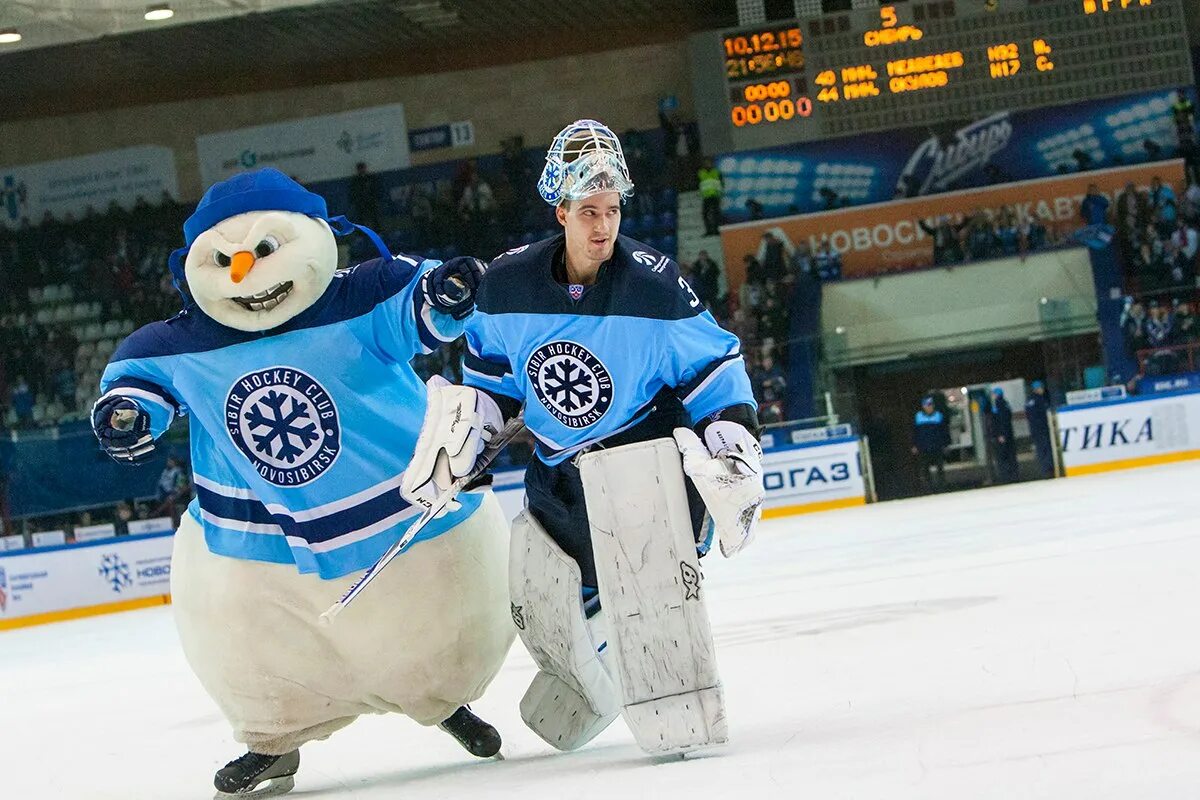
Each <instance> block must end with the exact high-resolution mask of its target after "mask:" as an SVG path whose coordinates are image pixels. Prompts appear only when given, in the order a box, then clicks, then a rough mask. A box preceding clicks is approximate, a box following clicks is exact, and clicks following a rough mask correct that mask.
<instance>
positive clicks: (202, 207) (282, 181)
mask: <svg viewBox="0 0 1200 800" xmlns="http://www.w3.org/2000/svg"><path fill="white" fill-rule="evenodd" d="M247 211H294V212H295V213H297V214H305V215H307V216H310V217H316V218H317V219H323V220H325V221H326V222H327V223H329V228H330V229H331V230H332V231H333V232H334V233H335V234H336V235H338V236H347V235H349V234H351V233H354V231H356V230H358V231H361V232H362V233H364V234H366V236H367V238H369V239H370V240H371V242H372V243H373V244H374V245H375V249H376V250H378V251H379V254H380V255H381V256H382V257H383V258H387V259H390V258H391V257H392V254H391V253H390V252H389V251H388V249H387V246H386V245H385V244H384V243H383V240H382V239H380V238H379V234H377V233H375V231H373V230H371V229H370V228H366V227H363V226H362V225H355V224H354V223H353V222H350V220H348V219H346V218H345V217H331V216H329V209H328V208H327V207H326V205H325V198H324V197H321V195H319V194H316V193H314V192H310V191H309V190H308V189H305V188H304V187H303V186H301V185H300V184H299V183H297V182H296V181H294V180H292V179H291V178H289V177H288V176H287V175H284V174H283V173H282V172H280V171H279V170H277V169H274V168H272V167H264V168H263V169H256V170H254V171H252V172H242V173H239V174H237V175H234V176H233V177H232V178H226V179H225V180H223V181H221V182H220V183H214V184H213V185H212V186H210V187H208V191H207V192H205V193H204V197H201V198H200V202H199V203H197V204H196V210H195V211H193V212H192V215H191V216H190V217H188V218H187V221H186V222H184V223H183V240H184V241H185V242H186V245H185V246H183V247H181V248H179V249H178V250H176V251H175V252H173V253H171V257H170V259H169V261H168V265H169V266H170V268H171V277H172V278H173V279H174V281H175V288H176V289H179V292H180V294H183V289H182V286H183V283H184V262H185V260H186V259H187V253H188V249H189V248H190V247H191V246H192V243H193V242H195V241H196V237H197V236H199V235H200V234H202V233H204V232H205V231H206V230H208V229H209V228H211V227H212V226H214V225H216V224H218V223H220V222H222V221H223V220H227V219H229V218H230V217H236V216H237V215H238V214H245V213H246V212H247ZM184 299H185V300H186V299H187V298H186V296H185V298H184Z"/></svg>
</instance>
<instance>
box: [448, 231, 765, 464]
mask: <svg viewBox="0 0 1200 800" xmlns="http://www.w3.org/2000/svg"><path fill="white" fill-rule="evenodd" d="M564 246H565V245H564V237H563V236H562V235H559V236H554V237H551V238H549V239H545V240H543V241H540V242H537V243H535V244H532V245H528V246H526V247H521V248H516V249H514V250H510V251H508V252H507V253H504V254H502V255H501V256H499V257H498V258H496V259H495V260H493V261H492V263H491V266H490V267H489V268H488V272H487V277H486V279H485V280H484V281H483V283H482V286H481V287H480V292H479V296H478V298H477V310H476V312H475V314H473V315H472V316H471V318H470V319H469V320H468V322H467V330H466V334H467V354H466V356H465V358H464V360H463V375H464V383H465V384H466V385H468V386H473V387H475V388H477V389H485V390H487V391H489V392H492V393H494V394H498V395H504V396H507V397H510V398H512V399H514V400H516V401H519V402H521V403H524V407H525V423H526V425H528V427H529V430H530V431H532V432H533V434H534V436H535V437H536V438H537V450H538V456H539V458H540V459H541V460H542V461H543V462H544V463H546V464H549V465H552V466H553V465H555V464H559V463H561V462H562V461H564V460H566V459H567V458H569V457H571V455H573V454H574V453H577V452H579V451H580V450H583V449H585V448H587V447H589V446H590V445H592V444H594V443H596V442H599V441H602V440H604V439H606V438H608V437H611V436H613V435H615V434H618V433H620V432H622V431H624V430H627V429H629V428H632V427H633V426H635V425H637V424H638V423H639V422H641V421H642V420H644V419H646V417H647V416H648V415H649V414H650V413H651V411H653V410H654V409H655V407H656V405H661V404H662V403H663V402H664V396H666V395H673V396H674V398H677V399H678V400H679V401H680V402H682V404H683V407H684V409H685V410H686V411H687V414H688V416H689V417H690V418H691V419H692V420H693V421H699V420H702V419H704V418H705V417H706V416H708V415H710V414H713V413H715V412H718V411H721V410H722V409H725V408H727V407H729V406H732V405H736V404H739V403H745V404H749V405H750V406H753V405H754V396H753V393H752V392H751V389H750V381H749V378H747V376H746V368H745V362H744V360H743V358H742V353H741V347H740V344H739V342H738V339H737V337H736V336H734V335H733V334H732V333H730V332H729V331H726V330H724V329H722V328H721V327H720V326H718V325H717V323H716V320H714V319H713V317H712V314H710V313H709V312H708V311H707V310H705V308H704V306H703V305H701V303H700V300H699V298H698V297H696V294H695V293H694V292H693V291H692V289H691V287H690V286H688V284H687V281H685V280H684V279H683V277H682V276H681V275H680V273H679V267H678V265H677V264H676V263H675V262H674V261H672V260H671V259H670V258H668V257H667V256H665V255H663V254H661V253H659V252H657V251H655V250H653V249H651V248H650V247H648V246H646V245H644V244H642V243H640V242H638V241H635V240H633V239H630V238H628V237H626V236H619V237H617V240H616V242H615V244H614V247H613V254H612V257H611V258H610V259H609V260H608V261H607V262H606V263H605V264H604V265H603V266H602V267H601V268H600V272H599V274H598V276H597V278H596V282H595V284H594V285H592V286H587V287H582V286H570V285H567V286H564V285H563V284H562V283H561V282H559V281H557V280H556V279H555V271H556V267H555V264H556V262H559V263H561V261H562V259H563V250H564Z"/></svg>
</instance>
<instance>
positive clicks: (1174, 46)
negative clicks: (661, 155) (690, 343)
mask: <svg viewBox="0 0 1200 800" xmlns="http://www.w3.org/2000/svg"><path fill="white" fill-rule="evenodd" d="M1185 1H1186V2H1194V1H1195V0H909V2H899V3H896V4H894V5H880V6H879V7H877V8H863V9H856V10H853V11H848V12H843V13H836V14H823V15H821V16H817V17H808V18H801V19H793V20H786V21H781V22H772V23H767V24H763V25H758V26H755V27H751V28H737V29H733V30H725V31H717V32H708V33H702V34H699V35H697V36H694V37H692V39H691V41H690V43H689V45H690V49H691V61H692V74H693V81H694V83H695V90H696V92H695V94H696V109H697V114H698V117H699V120H700V123H699V124H700V130H701V136H702V141H703V142H704V144H705V150H706V151H707V152H709V153H718V152H729V151H735V150H745V149H752V148H761V147H770V146H773V145H778V144H787V143H791V142H804V141H812V140H817V139H826V138H835V137H840V136H851V135H854V134H857V133H868V132H872V131H881V130H887V129H891V128H907V127H912V126H919V125H927V124H935V123H939V122H948V121H961V120H965V119H969V118H972V117H977V116H984V115H987V114H991V113H994V112H996V111H1001V110H1009V109H1018V108H1034V107H1039V106H1049V105H1063V104H1067V103H1073V102H1078V101H1080V100H1088V99H1093V98H1101V97H1109V96H1114V95H1122V94H1132V93H1135V92H1141V91H1146V90H1150V89H1156V88H1163V87H1176V86H1184V85H1190V84H1191V83H1192V81H1193V78H1192V68H1191V56H1190V53H1189V51H1188V44H1187V25H1186V22H1185V20H1184V13H1183V3H1184V2H1185Z"/></svg>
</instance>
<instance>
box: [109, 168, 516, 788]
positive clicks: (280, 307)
mask: <svg viewBox="0 0 1200 800" xmlns="http://www.w3.org/2000/svg"><path fill="white" fill-rule="evenodd" d="M356 228H357V229H358V230H360V231H362V232H363V233H365V234H366V235H368V236H369V237H370V238H371V240H372V241H373V242H374V243H375V245H376V247H378V248H379V250H380V253H381V257H380V258H377V259H374V260H371V261H367V262H365V263H362V264H359V265H357V266H355V267H352V268H350V269H346V270H342V271H337V270H336V263H337V247H336V244H335V239H334V236H335V234H338V235H342V234H348V233H351V232H353V231H354V230H355V229H356ZM183 229H184V239H185V241H186V243H187V246H186V247H185V248H183V249H181V250H179V251H176V252H175V253H174V254H172V257H171V271H172V273H173V275H174V277H175V279H176V283H177V285H181V284H183V283H184V282H185V281H186V292H184V290H183V289H182V288H181V292H183V293H184V295H185V301H186V302H185V308H184V310H183V311H181V312H180V313H179V314H177V315H176V316H175V317H173V318H172V319H169V320H167V321H165V322H155V323H152V324H150V325H147V326H145V327H143V328H141V329H140V330H138V331H136V332H135V333H134V334H133V335H132V336H130V337H129V338H128V339H127V340H125V341H124V342H123V343H122V344H121V346H120V347H119V348H118V349H117V351H116V353H115V354H114V355H113V357H112V361H111V362H110V363H109V364H108V367H107V368H106V369H105V371H104V374H103V377H102V379H101V387H100V389H101V397H100V399H99V400H98V401H97V402H96V405H95V407H94V409H93V414H92V422H93V427H94V428H95V431H96V435H97V437H98V438H99V440H100V442H101V445H102V447H103V448H104V450H105V451H107V452H108V454H109V455H110V456H112V457H113V458H114V459H116V460H117V461H120V462H126V463H130V464H137V463H140V462H143V461H145V460H147V459H148V458H149V457H150V456H151V454H152V453H153V452H154V449H155V440H156V439H158V437H159V436H161V435H162V434H163V432H164V431H166V430H167V427H168V426H169V425H170V424H171V422H172V421H173V420H174V419H176V418H177V417H182V416H185V415H186V416H188V417H189V418H190V421H189V434H190V439H191V458H192V469H193V473H194V484H195V487H196V494H197V496H196V498H195V499H194V500H193V501H192V503H191V505H190V506H189V508H188V513H187V514H185V515H184V517H183V521H182V522H181V523H180V526H179V530H178V531H177V533H176V536H175V545H174V555H173V560H172V574H171V593H172V598H173V604H174V608H175V618H176V623H177V626H178V628H179V636H180V640H181V641H182V644H183V649H184V653H185V655H186V657H187V659H188V661H189V663H190V664H191V667H192V669H193V670H194V671H195V673H196V675H197V677H199V679H200V682H201V683H202V684H203V685H204V688H205V689H206V690H207V691H208V693H209V694H210V695H211V696H212V698H213V700H215V701H216V703H217V705H218V706H219V707H220V709H221V711H222V712H223V713H224V714H225V716H226V718H227V719H228V720H229V723H230V725H231V726H232V727H233V732H234V738H235V739H236V740H237V741H239V742H242V743H244V744H245V745H246V746H247V748H248V752H247V753H246V754H245V755H243V756H241V757H240V758H238V759H236V760H234V761H232V762H230V763H229V764H228V765H227V766H225V767H224V768H223V769H220V770H219V771H218V772H217V774H216V778H215V784H216V787H217V790H218V791H217V797H247V796H253V797H262V796H267V795H271V794H281V793H283V792H286V791H288V790H290V789H291V788H292V786H293V785H294V779H293V777H292V776H293V775H294V774H295V773H296V771H297V769H298V768H299V764H300V753H299V748H300V746H301V745H303V744H304V743H305V742H310V741H313V740H316V739H324V738H326V737H328V736H329V735H330V734H332V733H333V732H334V731H336V730H338V729H339V728H342V727H344V726H346V725H348V724H350V722H352V721H353V720H354V719H355V717H357V716H358V715H359V714H364V713H372V712H374V713H378V712H389V711H394V712H398V713H402V714H406V715H408V716H409V717H411V718H412V719H414V720H416V721H417V722H419V723H421V724H422V725H435V724H436V725H438V726H439V727H441V728H442V729H443V730H445V731H446V732H448V733H450V734H451V735H452V736H454V737H455V738H456V739H457V740H458V741H459V743H460V744H462V745H463V746H464V747H465V748H466V749H467V750H468V751H469V752H471V753H472V754H473V755H476V756H479V757H490V756H493V755H495V754H496V753H497V752H498V751H499V749H500V737H499V734H498V733H497V732H496V730H495V728H493V727H492V726H491V725H489V724H487V723H486V722H484V721H483V720H480V719H479V718H478V717H476V716H475V715H474V714H472V713H471V711H470V710H469V708H468V707H467V705H466V704H467V703H469V702H471V701H472V700H475V699H477V698H479V697H480V696H481V695H482V694H483V691H484V689H485V688H486V687H487V685H488V684H489V683H490V682H491V680H492V678H493V677H495V675H496V673H497V672H498V671H499V669H500V666H501V664H502V662H503V661H504V657H505V655H506V653H507V652H508V648H509V646H510V645H511V643H512V640H513V626H512V622H511V620H510V618H509V607H508V589H507V563H508V554H507V547H508V545H507V529H508V525H507V522H506V520H505V518H504V516H503V514H502V512H501V510H500V506H499V504H498V503H497V501H496V499H495V498H494V497H493V496H492V494H491V492H490V491H486V490H484V491H476V492H467V493H464V494H462V495H460V496H459V498H458V502H457V504H456V506H455V507H454V510H452V511H451V512H450V513H447V514H445V515H444V516H442V517H440V518H438V519H437V520H435V521H434V522H433V523H432V524H430V525H429V526H427V527H426V528H425V529H423V530H422V532H421V534H420V535H419V536H418V537H417V538H416V540H415V541H414V543H413V545H412V546H411V547H410V548H409V549H408V550H407V551H406V552H405V553H404V554H403V555H401V556H400V557H399V558H397V559H396V560H395V561H394V562H392V565H391V566H390V567H389V568H388V569H387V570H386V571H384V572H382V573H381V574H380V575H379V577H378V579H376V580H375V581H374V582H373V583H372V585H371V587H370V589H369V590H368V591H366V592H364V593H363V595H362V596H361V597H360V598H359V599H358V601H357V602H356V603H355V604H354V607H353V608H352V609H348V610H347V612H346V613H345V614H343V615H342V616H340V617H339V618H338V620H337V622H336V624H334V625H331V626H322V625H319V624H318V618H319V615H320V613H321V611H322V610H324V609H325V608H326V607H327V606H329V604H330V603H331V602H332V601H333V600H336V599H337V598H338V597H340V596H341V595H342V593H343V592H344V591H346V590H347V589H348V588H349V587H350V585H351V584H352V583H353V581H354V580H355V578H356V577H357V576H358V574H359V573H361V572H362V571H363V570H364V569H365V568H367V567H368V566H370V565H371V564H372V563H374V561H375V560H376V559H377V558H378V557H379V556H380V555H381V554H382V553H383V552H384V551H385V550H387V549H388V547H389V546H390V545H392V544H393V543H394V542H396V541H397V540H398V539H399V537H400V536H401V535H402V534H403V533H404V532H405V530H406V529H407V527H408V525H409V524H410V523H411V522H412V521H413V519H414V518H415V517H417V516H418V511H419V510H420V509H419V508H414V507H412V506H410V505H409V504H408V503H407V502H406V501H405V500H404V499H403V498H402V497H401V496H400V491H399V487H400V482H401V477H402V475H403V472H404V470H405V468H406V466H407V465H408V461H409V459H410V458H411V455H412V452H413V446H414V444H415V442H416V440H417V435H418V434H419V432H420V429H421V421H422V419H423V417H424V414H425V407H426V394H425V386H424V385H423V384H422V383H421V380H420V379H419V378H418V377H417V374H416V373H415V372H414V371H413V369H412V368H411V367H410V366H409V361H410V360H411V359H412V357H413V356H414V355H416V354H417V353H429V352H431V351H432V350H433V349H435V348H437V347H439V346H440V345H442V344H444V343H447V342H451V341H454V340H455V339H456V338H458V336H459V335H460V333H461V332H462V326H463V320H464V319H465V318H466V317H467V316H468V315H469V314H470V313H471V311H472V310H473V308H474V289H475V287H476V286H477V285H478V282H479V279H480V277H481V276H482V273H483V270H484V266H483V264H482V263H481V262H479V261H477V260H475V259H472V258H455V259H451V260H449V261H447V262H446V263H444V264H442V263H440V262H437V261H429V260H422V259H420V258H410V257H408V256H404V255H397V256H394V257H393V256H391V255H390V254H389V253H388V252H387V249H386V248H385V247H384V245H383V243H382V242H381V241H380V240H379V237H378V236H377V235H375V234H374V232H372V231H370V230H368V229H366V228H359V227H358V226H355V225H352V224H351V223H349V222H348V221H347V220H346V219H345V218H343V217H335V218H330V217H329V215H328V213H327V211H326V206H325V201H324V199H323V198H321V197H320V196H319V195H316V194H313V193H311V192H309V191H307V190H306V189H304V188H303V187H302V186H300V184H298V183H296V182H295V181H293V180H292V179H290V178H288V177H287V176H285V175H284V174H283V173H281V172H279V171H277V170H273V169H263V170H258V171H255V172H249V173H244V174H240V175H237V176H235V177H232V178H230V179H228V180H226V181H223V182H221V183H218V184H216V185H214V186H212V187H211V188H210V189H209V190H208V192H206V193H205V195H204V197H203V199H202V200H201V201H200V203H199V205H198V206H197V208H196V211H195V213H193V214H192V215H191V217H189V218H188V220H187V221H186V222H185V223H184V228H183ZM464 290H466V291H464Z"/></svg>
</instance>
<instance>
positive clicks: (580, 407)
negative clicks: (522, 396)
mask: <svg viewBox="0 0 1200 800" xmlns="http://www.w3.org/2000/svg"><path fill="white" fill-rule="evenodd" d="M525 374H526V375H527V376H528V377H529V382H530V384H531V385H532V386H533V392H534V394H536V395H537V398H538V400H539V401H541V404H542V405H543V406H544V407H545V409H546V410H547V411H549V412H550V413H551V414H552V415H553V416H554V418H555V419H557V420H558V421H559V422H561V423H562V424H563V425H566V426H567V427H568V428H575V429H578V428H586V427H588V426H589V425H593V424H595V423H596V422H599V421H600V418H601V417H603V416H604V414H605V412H607V411H608V408H609V406H611V405H612V400H613V385H612V376H611V375H609V372H608V368H607V367H605V366H604V364H603V363H601V361H600V359H598V358H596V356H594V355H592V353H591V351H589V350H588V349H587V348H586V347H584V346H583V345H578V344H575V343H574V342H550V343H549V344H544V345H542V346H541V347H539V348H538V349H537V350H534V351H533V355H531V356H530V357H529V361H528V363H527V364H526V365H525Z"/></svg>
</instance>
